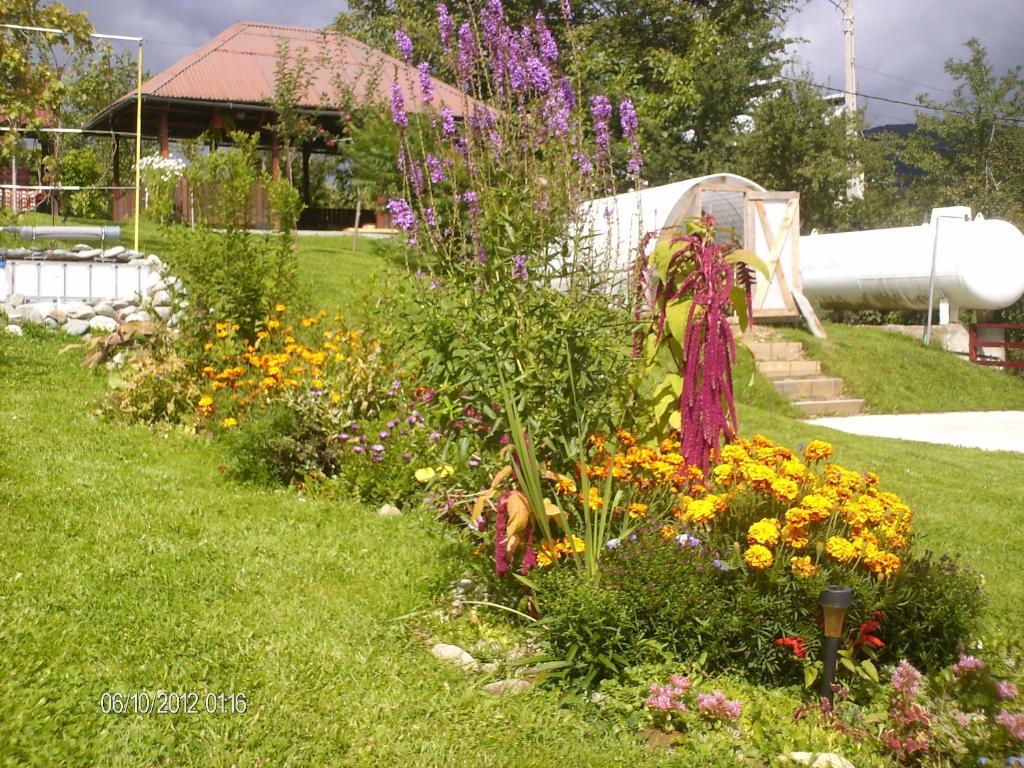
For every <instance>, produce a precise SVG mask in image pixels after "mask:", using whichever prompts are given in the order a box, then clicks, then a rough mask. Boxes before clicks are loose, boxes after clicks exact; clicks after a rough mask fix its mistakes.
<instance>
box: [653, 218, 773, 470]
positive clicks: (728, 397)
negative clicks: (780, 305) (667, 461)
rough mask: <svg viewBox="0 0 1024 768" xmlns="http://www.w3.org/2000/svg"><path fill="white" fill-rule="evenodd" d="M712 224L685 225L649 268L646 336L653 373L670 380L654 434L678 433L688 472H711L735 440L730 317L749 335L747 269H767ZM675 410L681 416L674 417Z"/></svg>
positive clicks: (656, 397) (657, 402) (656, 398)
mask: <svg viewBox="0 0 1024 768" xmlns="http://www.w3.org/2000/svg"><path fill="white" fill-rule="evenodd" d="M714 226H715V222H714V219H712V217H711V216H705V217H704V218H701V219H694V220H691V221H689V222H687V225H686V234H685V235H683V236H680V237H675V238H673V239H671V240H669V241H668V242H667V243H666V242H663V243H662V244H661V245H659V246H658V247H657V248H656V249H655V251H654V254H653V255H652V257H651V264H650V267H651V268H652V269H653V272H654V274H652V275H651V276H650V279H651V280H652V287H653V295H654V317H653V320H652V326H653V327H652V328H651V332H650V333H649V334H648V365H649V367H651V368H653V367H659V366H661V367H664V362H660V361H659V360H658V357H659V356H660V357H661V358H662V360H663V361H664V358H665V351H666V350H667V354H668V357H669V358H670V360H671V363H670V364H671V367H672V368H673V369H674V370H675V371H679V373H678V374H676V373H674V372H672V373H669V374H668V375H665V376H664V377H663V378H662V380H661V382H660V384H659V385H658V386H656V387H655V388H654V392H653V394H652V396H651V397H650V400H651V404H652V406H653V409H654V416H655V421H656V422H662V423H659V424H658V425H657V426H656V431H658V432H659V433H664V432H667V430H668V429H670V428H675V429H678V430H679V431H680V434H681V442H682V454H683V456H684V457H685V459H686V463H687V464H688V465H693V466H698V467H700V468H701V469H702V470H704V471H705V473H706V472H707V469H708V467H709V465H710V462H711V459H712V457H713V456H715V455H716V454H717V452H718V446H719V443H720V440H721V438H722V437H723V436H724V437H725V438H726V439H729V438H732V437H734V436H735V435H736V430H737V419H736V406H735V404H734V402H733V391H732V366H733V364H734V363H735V362H736V342H735V339H734V338H733V334H732V328H731V326H730V325H729V317H730V316H731V315H732V313H733V312H734V311H735V312H736V313H737V315H738V316H739V318H740V323H741V325H742V326H743V327H744V328H746V326H747V325H748V324H749V322H750V318H751V291H752V288H753V280H752V276H751V273H750V271H749V267H748V265H756V266H758V268H760V269H762V271H763V265H761V264H760V261H759V260H758V259H757V257H755V256H754V255H753V254H750V253H747V252H745V251H742V250H738V249H737V248H736V247H735V243H728V244H725V245H723V244H721V243H719V242H717V241H716V240H715V231H714ZM673 402H677V403H678V406H679V410H678V414H676V413H673V412H670V411H671V409H670V407H669V406H670V405H671V404H672V403H673Z"/></svg>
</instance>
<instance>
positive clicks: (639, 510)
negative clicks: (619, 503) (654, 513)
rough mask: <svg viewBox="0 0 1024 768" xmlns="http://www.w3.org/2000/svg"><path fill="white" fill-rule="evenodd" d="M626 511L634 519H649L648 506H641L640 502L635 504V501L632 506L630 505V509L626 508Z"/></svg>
mask: <svg viewBox="0 0 1024 768" xmlns="http://www.w3.org/2000/svg"><path fill="white" fill-rule="evenodd" d="M626 511H627V512H628V513H629V516H630V517H632V518H637V517H647V505H646V504H640V503H639V502H635V501H634V502H633V503H632V504H630V505H629V506H628V507H626Z"/></svg>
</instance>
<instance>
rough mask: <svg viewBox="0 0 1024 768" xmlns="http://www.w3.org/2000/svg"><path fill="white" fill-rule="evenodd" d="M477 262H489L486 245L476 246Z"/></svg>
mask: <svg viewBox="0 0 1024 768" xmlns="http://www.w3.org/2000/svg"><path fill="white" fill-rule="evenodd" d="M476 263H477V264H479V265H481V266H483V265H484V264H486V263H487V251H486V250H484V247H483V246H482V245H478V246H477V247H476ZM452 426H454V427H455V428H456V429H462V424H461V423H460V422H458V421H456V422H455V424H453V425H452Z"/></svg>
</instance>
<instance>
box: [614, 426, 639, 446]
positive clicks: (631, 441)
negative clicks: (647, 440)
mask: <svg viewBox="0 0 1024 768" xmlns="http://www.w3.org/2000/svg"><path fill="white" fill-rule="evenodd" d="M615 436H616V437H617V438H619V442H620V443H622V445H624V446H625V447H627V448H629V447H630V446H633V445H636V438H635V437H634V436H633V435H632V434H630V433H629V432H627V431H626V430H624V429H622V428H619V429H616V430H615Z"/></svg>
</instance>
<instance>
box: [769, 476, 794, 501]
mask: <svg viewBox="0 0 1024 768" xmlns="http://www.w3.org/2000/svg"><path fill="white" fill-rule="evenodd" d="M771 489H772V496H774V497H775V498H777V499H778V500H779V501H792V500H793V499H795V498H796V495H797V493H798V492H799V491H800V486H799V485H797V484H796V481H794V480H790V479H789V478H788V477H777V478H775V479H774V480H772V485H771Z"/></svg>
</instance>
